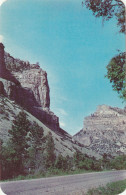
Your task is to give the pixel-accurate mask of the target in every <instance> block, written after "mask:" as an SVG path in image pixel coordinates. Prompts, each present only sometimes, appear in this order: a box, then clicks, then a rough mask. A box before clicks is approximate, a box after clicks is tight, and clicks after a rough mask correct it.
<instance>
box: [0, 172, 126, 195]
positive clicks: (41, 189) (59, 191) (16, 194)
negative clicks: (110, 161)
mask: <svg viewBox="0 0 126 195" xmlns="http://www.w3.org/2000/svg"><path fill="white" fill-rule="evenodd" d="M124 179H126V171H109V172H97V173H86V174H78V175H70V176H60V177H51V178H42V179H33V180H22V181H16V182H6V183H0V185H1V188H2V190H3V192H5V193H6V194H7V195H81V192H82V191H84V192H86V191H87V190H88V189H90V188H92V187H98V186H99V185H105V184H107V183H109V182H113V181H118V180H124Z"/></svg>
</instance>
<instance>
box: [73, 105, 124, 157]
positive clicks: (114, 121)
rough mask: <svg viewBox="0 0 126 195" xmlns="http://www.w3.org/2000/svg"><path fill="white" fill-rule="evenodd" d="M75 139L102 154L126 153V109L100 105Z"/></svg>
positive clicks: (85, 121) (86, 119)
mask: <svg viewBox="0 0 126 195" xmlns="http://www.w3.org/2000/svg"><path fill="white" fill-rule="evenodd" d="M74 139H75V140H77V141H79V142H80V143H81V144H83V146H84V147H86V148H88V149H92V150H93V151H95V152H97V153H99V154H101V155H103V154H104V153H106V154H108V155H110V156H111V155H112V156H113V155H120V154H126V109H119V108H114V107H110V106H107V105H101V106H98V108H97V111H96V112H95V113H93V114H91V115H90V116H88V117H86V118H85V119H84V126H83V129H82V130H81V131H80V132H79V133H77V134H76V135H75V136H74Z"/></svg>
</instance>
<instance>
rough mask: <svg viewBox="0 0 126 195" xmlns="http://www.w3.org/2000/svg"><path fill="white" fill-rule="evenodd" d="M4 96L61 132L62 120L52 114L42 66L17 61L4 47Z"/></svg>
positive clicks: (0, 66) (0, 49) (0, 67)
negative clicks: (60, 124)
mask: <svg viewBox="0 0 126 195" xmlns="http://www.w3.org/2000/svg"><path fill="white" fill-rule="evenodd" d="M0 86H1V93H2V94H4V95H5V96H7V97H8V98H10V99H11V100H14V101H15V102H16V103H17V104H19V105H20V106H22V107H23V108H24V109H26V110H27V111H29V112H30V113H31V114H32V115H34V116H35V117H37V118H38V119H39V120H41V121H42V122H43V123H44V124H45V125H47V126H48V127H50V128H51V129H53V130H54V131H58V130H59V118H58V117H57V116H56V115H55V114H54V113H53V112H51V111H50V95H49V92H50V90H49V85H48V80H47V73H46V72H45V71H44V70H42V69H41V68H40V66H39V65H38V64H30V63H29V62H25V61H22V60H20V59H15V58H13V57H12V56H10V54H8V53H5V52H4V46H3V44H2V43H0Z"/></svg>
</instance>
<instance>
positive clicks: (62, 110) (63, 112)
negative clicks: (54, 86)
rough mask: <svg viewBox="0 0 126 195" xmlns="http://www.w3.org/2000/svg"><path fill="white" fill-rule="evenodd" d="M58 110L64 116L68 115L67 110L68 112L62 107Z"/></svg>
mask: <svg viewBox="0 0 126 195" xmlns="http://www.w3.org/2000/svg"><path fill="white" fill-rule="evenodd" d="M58 112H59V113H60V114H61V115H63V116H67V115H68V114H67V112H66V111H65V110H64V109H62V108H59V109H58Z"/></svg>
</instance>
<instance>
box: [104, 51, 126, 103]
mask: <svg viewBox="0 0 126 195" xmlns="http://www.w3.org/2000/svg"><path fill="white" fill-rule="evenodd" d="M125 76H126V70H125V52H123V53H120V54H118V55H117V56H115V57H113V58H112V60H111V61H110V63H109V64H108V65H107V75H106V77H107V78H108V79H109V80H110V82H111V83H112V87H113V89H114V91H117V92H118V94H119V95H120V97H121V98H123V99H124V100H125V101H126V81H125Z"/></svg>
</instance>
